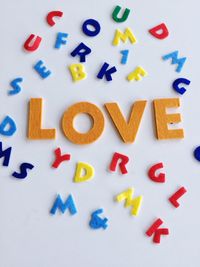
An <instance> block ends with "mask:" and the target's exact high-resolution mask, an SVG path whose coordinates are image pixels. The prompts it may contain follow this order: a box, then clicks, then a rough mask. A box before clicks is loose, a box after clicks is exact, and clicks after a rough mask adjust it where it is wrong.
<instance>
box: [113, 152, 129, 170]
mask: <svg viewBox="0 0 200 267" xmlns="http://www.w3.org/2000/svg"><path fill="white" fill-rule="evenodd" d="M119 160H120V161H121V162H120V163H119V167H120V171H121V173H122V174H126V173H127V172H128V171H127V169H126V164H127V163H128V162H129V158H128V157H127V156H125V155H122V154H119V153H117V152H116V153H114V155H113V158H112V161H111V163H110V167H109V169H110V171H112V172H114V171H115V170H116V167H117V163H118V161H119Z"/></svg>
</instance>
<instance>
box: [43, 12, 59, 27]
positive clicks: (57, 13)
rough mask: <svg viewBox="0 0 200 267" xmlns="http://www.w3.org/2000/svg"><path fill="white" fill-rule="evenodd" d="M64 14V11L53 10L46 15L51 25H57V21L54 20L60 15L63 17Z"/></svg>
mask: <svg viewBox="0 0 200 267" xmlns="http://www.w3.org/2000/svg"><path fill="white" fill-rule="evenodd" d="M62 16H63V12H62V11H51V12H49V13H48V14H47V17H46V21H47V23H48V24H49V26H51V27H52V26H54V25H55V21H54V19H53V18H54V17H59V18H61V17H62Z"/></svg>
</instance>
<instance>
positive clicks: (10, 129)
mask: <svg viewBox="0 0 200 267" xmlns="http://www.w3.org/2000/svg"><path fill="white" fill-rule="evenodd" d="M16 130H17V127H16V124H15V122H14V120H13V119H12V118H11V117H9V116H6V117H5V118H4V119H3V121H2V122H1V124H0V134H2V135H4V136H12V135H13V134H14V133H15V132H16Z"/></svg>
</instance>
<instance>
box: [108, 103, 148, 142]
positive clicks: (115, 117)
mask: <svg viewBox="0 0 200 267" xmlns="http://www.w3.org/2000/svg"><path fill="white" fill-rule="evenodd" d="M146 102H147V101H146V100H143V101H142V100H141V101H136V102H135V103H134V104H133V106H132V109H131V114H130V117H129V120H128V122H127V121H126V120H125V118H124V116H123V114H122V112H121V110H120V107H119V105H118V104H117V103H106V104H105V107H106V110H107V112H108V114H109V115H110V117H111V119H112V121H113V123H114V125H115V127H116V129H117V131H118V133H119V135H120V136H121V138H122V140H123V142H124V143H133V142H134V141H135V138H136V135H137V132H138V129H139V126H140V123H141V120H142V116H143V113H144V109H145V107H146Z"/></svg>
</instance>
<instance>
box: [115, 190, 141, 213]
mask: <svg viewBox="0 0 200 267" xmlns="http://www.w3.org/2000/svg"><path fill="white" fill-rule="evenodd" d="M133 194H134V189H133V188H129V189H128V190H126V191H124V192H122V193H121V194H119V195H117V196H116V200H117V202H121V201H123V200H125V204H124V207H125V208H128V207H132V210H131V215H134V216H137V215H138V213H139V210H140V207H141V205H142V200H143V197H142V196H139V197H136V198H134V199H133V198H132V197H133Z"/></svg>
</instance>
